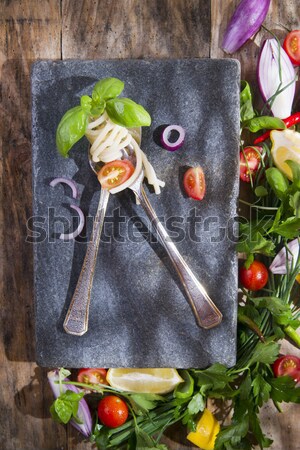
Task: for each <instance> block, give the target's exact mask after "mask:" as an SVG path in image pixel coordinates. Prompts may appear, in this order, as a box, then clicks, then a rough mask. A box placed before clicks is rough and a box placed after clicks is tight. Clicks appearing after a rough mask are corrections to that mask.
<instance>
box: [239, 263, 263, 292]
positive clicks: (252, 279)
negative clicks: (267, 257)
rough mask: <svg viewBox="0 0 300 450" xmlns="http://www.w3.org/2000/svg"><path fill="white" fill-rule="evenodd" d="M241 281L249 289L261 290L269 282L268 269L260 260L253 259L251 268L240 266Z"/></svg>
mask: <svg viewBox="0 0 300 450" xmlns="http://www.w3.org/2000/svg"><path fill="white" fill-rule="evenodd" d="M240 282H241V283H242V285H243V286H244V287H245V288H246V289H248V290H249V291H259V289H262V288H263V287H264V286H265V285H266V284H267V282H268V269H267V268H266V266H265V265H264V264H263V263H262V262H260V261H253V263H252V264H251V265H250V267H249V269H246V267H245V266H242V267H241V268H240Z"/></svg>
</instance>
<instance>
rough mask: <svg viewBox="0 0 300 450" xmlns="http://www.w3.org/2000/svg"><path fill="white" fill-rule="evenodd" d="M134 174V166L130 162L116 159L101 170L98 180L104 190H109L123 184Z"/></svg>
mask: <svg viewBox="0 0 300 450" xmlns="http://www.w3.org/2000/svg"><path fill="white" fill-rule="evenodd" d="M133 172H134V165H133V164H132V163H131V162H130V161H127V160H125V161H121V160H118V159H116V160H115V161H111V162H109V163H107V164H104V166H103V167H102V168H101V170H100V172H99V173H98V180H99V182H100V183H101V186H102V187H103V188H104V189H111V188H114V187H117V186H120V184H123V183H124V182H125V181H126V180H128V178H129V177H131V175H132V174H133Z"/></svg>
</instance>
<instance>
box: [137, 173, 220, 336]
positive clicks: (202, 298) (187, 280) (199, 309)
mask: <svg viewBox="0 0 300 450" xmlns="http://www.w3.org/2000/svg"><path fill="white" fill-rule="evenodd" d="M143 179H144V172H143V171H141V173H140V174H139V176H138V178H137V179H136V180H135V181H134V182H133V184H132V185H131V186H129V189H131V190H132V191H133V192H134V193H135V195H136V196H137V198H138V199H139V201H140V204H141V206H142V207H143V208H144V210H145V212H146V214H147V216H148V217H149V219H150V221H151V223H153V225H154V227H155V229H156V232H157V234H158V236H159V238H160V240H161V242H162V244H163V245H164V247H165V249H166V250H167V253H168V255H169V257H170V259H171V261H172V263H173V266H174V268H175V269H176V271H177V273H178V275H179V277H180V280H181V282H182V285H183V287H184V289H185V292H186V294H187V298H188V300H189V304H190V306H191V308H192V311H193V313H194V316H195V318H196V322H197V324H198V325H199V326H200V327H202V328H205V329H209V328H213V327H215V326H217V325H219V323H220V322H221V321H222V317H223V316H222V313H221V312H220V311H219V309H218V308H217V307H216V305H215V304H214V303H213V301H212V300H211V298H210V297H209V296H208V294H207V292H206V290H205V288H204V287H203V286H202V284H201V283H200V282H199V281H198V280H197V278H196V277H195V275H194V274H193V272H192V270H191V269H190V267H189V266H188V265H187V263H186V262H185V261H184V259H183V257H182V256H181V254H180V253H179V251H178V249H177V247H176V245H175V244H174V242H172V240H171V238H170V236H169V234H168V233H167V231H166V230H165V228H164V227H163V225H162V223H161V222H160V220H159V219H158V217H157V215H156V213H155V211H154V209H153V208H152V206H151V204H150V202H149V200H148V198H147V196H146V193H145V190H144V188H143V184H142V183H143Z"/></svg>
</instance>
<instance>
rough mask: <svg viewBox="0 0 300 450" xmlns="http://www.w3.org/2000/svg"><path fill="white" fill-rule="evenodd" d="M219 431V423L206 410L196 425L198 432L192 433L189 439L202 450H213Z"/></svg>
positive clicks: (188, 436)
mask: <svg viewBox="0 0 300 450" xmlns="http://www.w3.org/2000/svg"><path fill="white" fill-rule="evenodd" d="M219 431H220V424H219V422H218V421H217V419H216V418H215V417H214V415H213V414H212V413H211V412H210V411H209V409H207V408H205V410H204V411H203V414H202V416H201V417H200V420H199V421H198V423H197V425H196V431H191V432H190V433H189V434H188V435H187V439H188V440H189V441H190V442H192V443H193V444H195V445H197V447H200V448H201V449H202V450H213V449H214V446H215V440H216V437H217V434H218V433H219Z"/></svg>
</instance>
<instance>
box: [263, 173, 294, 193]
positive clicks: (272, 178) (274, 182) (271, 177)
mask: <svg viewBox="0 0 300 450" xmlns="http://www.w3.org/2000/svg"><path fill="white" fill-rule="evenodd" d="M266 177H267V181H268V183H269V185H270V186H271V188H272V189H273V191H274V192H275V194H276V196H277V197H278V198H279V199H280V200H283V199H284V197H285V194H286V191H287V190H288V188H289V182H288V179H287V178H286V176H285V175H283V173H282V172H280V170H278V169H277V168H276V167H270V168H269V169H267V170H266Z"/></svg>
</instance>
